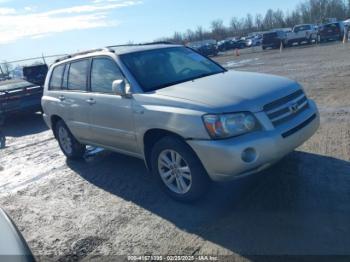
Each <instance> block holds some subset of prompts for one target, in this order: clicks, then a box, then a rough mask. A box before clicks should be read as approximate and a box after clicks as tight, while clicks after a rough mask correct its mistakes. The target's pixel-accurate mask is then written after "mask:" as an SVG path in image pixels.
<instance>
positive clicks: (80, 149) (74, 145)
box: [55, 120, 86, 159]
mask: <svg viewBox="0 0 350 262" xmlns="http://www.w3.org/2000/svg"><path fill="white" fill-rule="evenodd" d="M55 133H56V137H57V140H58V144H59V145H60V148H61V150H62V152H63V153H64V154H65V156H66V157H67V158H68V159H79V158H82V157H83V156H84V153H85V150H86V147H85V145H83V144H80V143H79V142H78V140H76V139H75V137H74V136H73V134H72V133H71V132H70V131H69V129H68V127H67V126H66V124H65V123H64V122H63V121H62V120H60V121H58V122H57V124H56V126H55Z"/></svg>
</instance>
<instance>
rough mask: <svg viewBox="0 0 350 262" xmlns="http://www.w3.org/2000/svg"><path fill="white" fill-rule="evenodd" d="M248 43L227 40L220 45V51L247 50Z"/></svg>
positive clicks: (241, 40) (233, 39)
mask: <svg viewBox="0 0 350 262" xmlns="http://www.w3.org/2000/svg"><path fill="white" fill-rule="evenodd" d="M246 47H247V45H246V41H245V40H243V39H236V38H227V39H225V40H222V41H220V42H219V43H218V49H219V51H220V52H224V51H228V50H232V49H236V48H238V49H243V48H246Z"/></svg>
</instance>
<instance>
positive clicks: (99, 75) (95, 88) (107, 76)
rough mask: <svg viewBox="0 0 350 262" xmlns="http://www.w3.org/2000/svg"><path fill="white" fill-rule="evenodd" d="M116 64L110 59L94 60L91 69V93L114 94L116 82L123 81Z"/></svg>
mask: <svg viewBox="0 0 350 262" xmlns="http://www.w3.org/2000/svg"><path fill="white" fill-rule="evenodd" d="M123 78H124V77H123V75H122V73H121V72H120V70H119V68H118V67H117V65H116V63H115V62H114V61H112V60H111V59H109V58H102V57H101V58H94V59H93V61H92V67H91V91H92V92H97V93H107V94H112V93H114V91H113V90H112V83H113V81H114V80H118V79H123Z"/></svg>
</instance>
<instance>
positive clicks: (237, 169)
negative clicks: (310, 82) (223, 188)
mask: <svg viewBox="0 0 350 262" xmlns="http://www.w3.org/2000/svg"><path fill="white" fill-rule="evenodd" d="M259 114H265V113H259ZM258 118H259V117H258ZM319 122H320V120H319V113H318V111H317V108H316V105H315V104H314V102H313V101H311V100H310V109H308V110H307V111H305V112H303V114H301V115H299V116H298V117H296V118H295V119H293V120H292V121H290V122H288V126H286V125H284V126H283V127H281V128H276V129H271V130H264V131H260V132H255V133H251V134H247V135H244V136H240V137H235V138H231V139H227V140H226V139H225V140H191V141H188V143H189V145H190V146H191V147H192V148H193V150H194V151H195V152H196V154H197V155H198V157H199V159H200V160H201V162H202V164H203V166H204V167H205V169H206V171H207V173H208V174H209V176H210V177H211V179H212V180H214V181H224V180H231V179H234V178H237V177H241V176H245V175H249V174H253V173H256V172H259V171H261V170H263V169H265V168H267V167H269V166H271V165H272V164H273V163H275V162H276V161H278V160H279V159H281V158H282V157H284V156H285V155H287V154H288V153H290V152H291V151H293V150H294V149H295V148H296V147H298V146H300V145H301V144H303V143H304V142H305V141H306V140H308V139H309V138H310V137H311V136H312V135H313V134H314V133H315V132H316V130H317V129H318V127H319ZM297 127H300V128H297ZM290 130H293V133H292V134H288V136H286V137H283V136H282V134H286V133H288V131H290ZM247 154H248V157H246V156H247Z"/></svg>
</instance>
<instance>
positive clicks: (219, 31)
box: [211, 19, 227, 40]
mask: <svg viewBox="0 0 350 262" xmlns="http://www.w3.org/2000/svg"><path fill="white" fill-rule="evenodd" d="M211 32H212V36H213V38H214V39H216V40H221V39H224V38H225V37H226V36H227V33H226V28H225V26H224V22H223V21H222V20H221V19H218V20H214V21H212V22H211Z"/></svg>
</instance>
